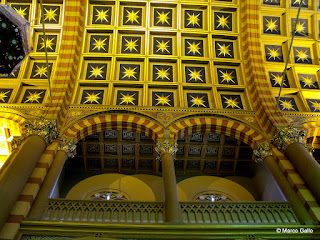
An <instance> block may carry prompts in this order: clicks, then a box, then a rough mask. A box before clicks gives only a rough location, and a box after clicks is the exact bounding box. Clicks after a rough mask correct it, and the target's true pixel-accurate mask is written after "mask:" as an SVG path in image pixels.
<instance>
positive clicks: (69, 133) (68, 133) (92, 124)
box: [62, 113, 164, 142]
mask: <svg viewBox="0 0 320 240" xmlns="http://www.w3.org/2000/svg"><path fill="white" fill-rule="evenodd" d="M105 130H128V131H134V132H139V133H143V134H145V135H146V136H148V137H150V138H152V139H153V140H156V139H158V138H162V137H163V133H164V129H163V127H162V126H161V125H160V123H158V122H156V121H155V120H153V119H151V118H148V117H145V116H141V115H137V114H121V113H109V114H108V113H106V114H100V115H95V116H88V117H86V118H84V119H80V120H78V121H77V122H75V123H74V124H73V125H72V126H71V127H69V128H68V129H66V130H65V131H64V132H63V133H62V136H65V137H67V138H75V140H76V142H78V141H79V140H80V139H82V138H84V137H86V136H88V135H90V134H93V133H97V132H101V131H105Z"/></svg>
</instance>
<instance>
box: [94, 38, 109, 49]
mask: <svg viewBox="0 0 320 240" xmlns="http://www.w3.org/2000/svg"><path fill="white" fill-rule="evenodd" d="M93 41H94V42H93V43H92V46H91V48H92V51H94V50H96V51H101V50H103V51H107V49H106V47H107V41H108V38H93Z"/></svg>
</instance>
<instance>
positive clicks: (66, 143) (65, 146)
mask: <svg viewBox="0 0 320 240" xmlns="http://www.w3.org/2000/svg"><path fill="white" fill-rule="evenodd" d="M76 149H77V145H76V144H75V140H74V139H73V138H72V139H67V138H66V137H62V138H61V139H60V142H59V150H63V151H65V152H66V153H67V155H68V157H69V158H73V157H74V156H75V155H76V154H77V151H76Z"/></svg>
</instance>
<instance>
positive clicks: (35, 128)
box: [24, 117, 59, 145]
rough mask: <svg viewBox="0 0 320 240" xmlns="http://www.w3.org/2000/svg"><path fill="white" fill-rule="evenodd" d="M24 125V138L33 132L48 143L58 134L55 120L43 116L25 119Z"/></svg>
mask: <svg viewBox="0 0 320 240" xmlns="http://www.w3.org/2000/svg"><path fill="white" fill-rule="evenodd" d="M24 126H25V128H26V135H25V138H26V137H28V136H30V135H32V134H35V135H38V136H40V137H43V139H44V140H45V141H46V143H47V144H48V145H50V144H51V143H53V142H54V141H55V140H56V139H57V137H58V135H59V132H58V128H57V123H56V121H54V120H52V121H50V120H47V119H45V118H44V117H40V118H39V119H34V120H27V121H25V123H24Z"/></svg>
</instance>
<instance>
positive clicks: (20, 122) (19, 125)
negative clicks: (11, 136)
mask: <svg viewBox="0 0 320 240" xmlns="http://www.w3.org/2000/svg"><path fill="white" fill-rule="evenodd" d="M0 121H1V122H2V125H3V127H6V128H9V129H11V131H12V129H13V128H15V129H17V130H18V131H19V132H20V133H21V135H25V134H26V128H25V126H24V122H25V118H24V117H22V116H19V115H17V114H14V113H9V112H0Z"/></svg>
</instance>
